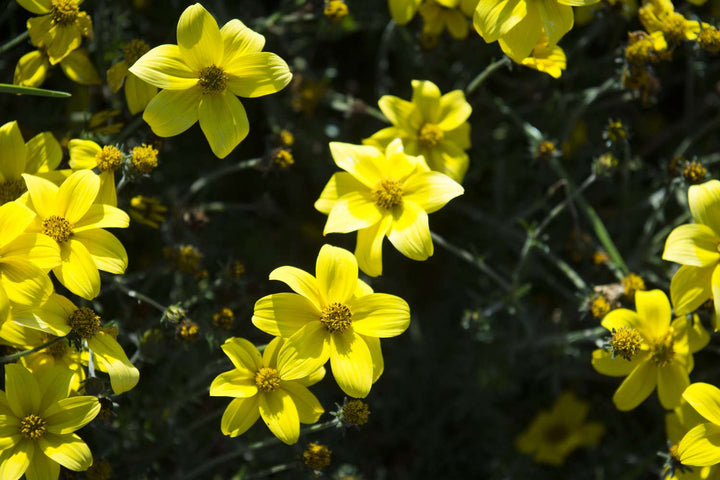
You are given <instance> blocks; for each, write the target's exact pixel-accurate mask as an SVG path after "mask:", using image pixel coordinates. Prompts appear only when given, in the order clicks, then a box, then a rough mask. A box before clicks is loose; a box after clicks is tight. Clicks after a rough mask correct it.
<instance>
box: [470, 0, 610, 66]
mask: <svg viewBox="0 0 720 480" xmlns="http://www.w3.org/2000/svg"><path fill="white" fill-rule="evenodd" d="M598 1H599V0H542V1H539V2H536V1H532V0H483V1H481V2H479V3H478V6H477V9H476V10H475V16H474V18H473V24H474V25H475V30H477V32H478V33H479V34H480V36H481V37H482V38H483V39H484V40H485V41H486V42H488V43H492V42H495V41H497V40H499V39H501V38H502V39H503V41H504V42H505V45H506V49H507V50H506V51H507V52H510V55H511V56H512V57H513V58H525V57H527V56H529V55H530V53H531V52H532V51H533V48H535V45H537V44H538V42H539V40H540V37H541V35H542V32H543V31H544V32H545V34H546V35H547V36H548V48H550V49H552V47H554V46H555V45H557V42H558V41H559V40H560V38H562V36H563V35H565V34H566V33H567V32H569V31H570V29H571V28H572V26H573V10H572V7H581V6H586V5H592V4H593V3H597V2H598Z"/></svg>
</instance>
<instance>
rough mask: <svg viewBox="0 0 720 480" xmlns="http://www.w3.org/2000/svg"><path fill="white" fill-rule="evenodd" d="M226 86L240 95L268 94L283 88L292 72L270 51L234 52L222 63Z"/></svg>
mask: <svg viewBox="0 0 720 480" xmlns="http://www.w3.org/2000/svg"><path fill="white" fill-rule="evenodd" d="M224 67H225V72H226V73H227V74H228V76H229V78H228V83H227V86H228V88H229V89H230V91H231V92H232V93H234V94H235V95H238V96H240V97H246V98H255V97H262V96H263V95H270V94H272V93H275V92H279V91H280V90H282V89H283V88H285V87H286V86H287V85H288V83H290V81H291V80H292V73H290V68H289V67H288V65H287V63H285V60H283V59H282V58H280V56H278V55H275V54H274V53H270V52H257V53H248V54H236V55H234V56H233V57H232V59H231V61H230V62H229V63H227V64H225V65H224Z"/></svg>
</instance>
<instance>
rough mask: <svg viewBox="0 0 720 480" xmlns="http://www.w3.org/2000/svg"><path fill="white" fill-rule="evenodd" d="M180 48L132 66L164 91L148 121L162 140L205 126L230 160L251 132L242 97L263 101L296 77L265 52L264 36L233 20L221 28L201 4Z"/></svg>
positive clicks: (185, 25) (184, 23)
mask: <svg viewBox="0 0 720 480" xmlns="http://www.w3.org/2000/svg"><path fill="white" fill-rule="evenodd" d="M177 41H178V44H177V45H160V46H159V47H155V48H153V49H152V50H150V51H149V52H148V53H146V54H145V55H143V56H142V57H140V59H139V60H138V61H137V62H135V64H134V65H133V66H131V67H129V71H130V73H132V74H134V75H136V76H137V77H138V78H140V79H141V80H144V81H145V82H147V83H149V84H151V85H155V86H156V87H158V88H161V89H163V90H162V91H161V92H160V93H158V94H157V95H156V96H155V97H154V98H153V99H152V100H151V101H150V103H148V105H147V107H146V108H145V113H143V118H144V119H145V121H146V122H147V123H148V124H149V125H150V127H151V128H152V130H153V132H155V134H156V135H158V136H160V137H172V136H175V135H178V134H180V133H182V132H184V131H185V130H187V129H188V128H190V127H191V126H192V125H193V124H195V122H197V121H199V122H200V128H201V129H202V131H203V133H204V134H205V137H206V138H207V140H208V142H209V143H210V148H211V149H212V151H213V153H214V154H215V155H216V156H218V157H219V158H225V157H226V156H227V155H228V154H229V153H230V152H232V151H233V149H234V148H235V147H236V146H237V145H238V144H239V143H240V142H241V141H242V140H243V139H244V138H245V137H246V136H247V134H248V131H249V130H250V124H249V123H248V119H247V115H246V113H245V108H244V107H243V105H242V103H240V100H238V98H237V97H238V96H240V97H250V98H254V97H260V96H263V95H268V94H271V93H275V92H277V91H279V90H282V89H283V88H285V86H286V85H287V84H288V83H290V80H291V79H292V74H291V73H290V69H289V68H288V66H287V64H286V63H285V61H284V60H283V59H282V58H280V57H279V56H277V55H275V54H274V53H270V52H263V51H261V50H262V49H263V47H264V46H265V37H263V36H262V35H260V34H258V33H255V32H254V31H252V30H250V29H249V28H247V27H246V26H245V25H244V24H243V23H242V22H241V21H240V20H231V21H229V22H228V23H226V24H225V25H223V27H222V29H220V28H218V25H217V22H215V19H214V18H213V17H212V15H210V14H209V13H208V12H207V10H205V9H204V8H203V6H202V5H200V4H199V3H196V4H195V5H191V6H190V7H188V8H186V9H185V11H184V12H183V13H182V15H181V16H180V20H179V22H178V26H177Z"/></svg>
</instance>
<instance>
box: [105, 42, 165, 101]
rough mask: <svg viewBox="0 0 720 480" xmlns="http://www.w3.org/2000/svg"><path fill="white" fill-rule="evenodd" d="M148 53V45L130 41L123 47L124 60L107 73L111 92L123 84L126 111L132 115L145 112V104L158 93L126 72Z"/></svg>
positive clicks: (117, 89)
mask: <svg viewBox="0 0 720 480" xmlns="http://www.w3.org/2000/svg"><path fill="white" fill-rule="evenodd" d="M149 51H150V45H148V44H147V43H145V42H144V41H142V40H138V39H135V40H132V41H130V42H128V43H127V44H126V45H125V46H124V47H123V54H124V57H125V58H124V59H123V60H121V61H120V62H118V63H116V64H115V65H113V66H112V67H110V69H109V70H108V71H107V81H108V85H110V88H112V91H113V92H118V91H119V90H120V89H121V88H122V86H123V83H124V84H125V101H126V102H127V106H128V110H129V111H130V113H132V114H133V115H135V114H136V113H138V112H142V111H143V110H145V107H147V104H148V103H149V102H150V100H152V98H153V97H154V96H155V95H156V94H157V92H158V89H157V87H156V86H154V85H150V84H149V83H147V82H144V81H142V80H140V79H139V78H138V77H136V76H135V75H134V74H132V73H131V72H130V71H129V70H128V69H129V68H130V67H132V66H133V65H134V64H135V62H137V60H138V59H139V58H140V57H142V56H143V55H145V54H146V53H147V52H149Z"/></svg>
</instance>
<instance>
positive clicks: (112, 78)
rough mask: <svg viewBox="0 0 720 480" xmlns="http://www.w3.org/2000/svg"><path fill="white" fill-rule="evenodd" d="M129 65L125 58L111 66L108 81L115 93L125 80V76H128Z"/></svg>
mask: <svg viewBox="0 0 720 480" xmlns="http://www.w3.org/2000/svg"><path fill="white" fill-rule="evenodd" d="M128 73H129V71H128V65H127V62H125V60H123V61H121V62H118V63H116V64H115V65H113V66H112V67H110V68H109V69H108V71H107V83H108V85H109V86H110V89H111V90H112V91H113V93H117V92H118V91H119V90H120V88H121V87H122V86H123V83H124V82H125V77H127V76H128Z"/></svg>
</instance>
